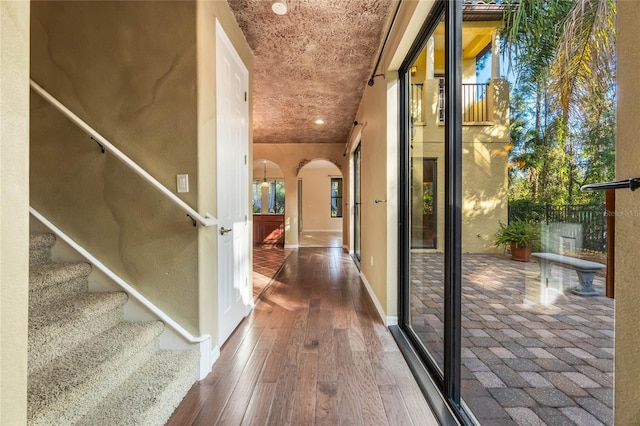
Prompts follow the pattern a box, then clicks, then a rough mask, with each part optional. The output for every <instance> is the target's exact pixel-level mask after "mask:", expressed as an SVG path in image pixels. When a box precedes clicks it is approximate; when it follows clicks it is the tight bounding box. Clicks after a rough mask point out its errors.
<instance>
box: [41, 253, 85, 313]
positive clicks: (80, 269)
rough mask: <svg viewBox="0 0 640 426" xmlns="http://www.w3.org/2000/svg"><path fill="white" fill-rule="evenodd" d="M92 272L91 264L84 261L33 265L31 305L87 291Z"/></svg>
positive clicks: (42, 303)
mask: <svg viewBox="0 0 640 426" xmlns="http://www.w3.org/2000/svg"><path fill="white" fill-rule="evenodd" d="M90 273H91V265H90V264H88V263H84V262H80V263H42V264H36V265H32V266H31V267H30V268H29V305H30V307H31V308H32V309H33V308H35V306H37V305H44V304H47V303H51V302H52V301H54V300H56V299H62V298H65V297H69V296H72V295H73V294H76V293H82V292H86V291H87V285H88V282H89V279H88V277H89V274H90Z"/></svg>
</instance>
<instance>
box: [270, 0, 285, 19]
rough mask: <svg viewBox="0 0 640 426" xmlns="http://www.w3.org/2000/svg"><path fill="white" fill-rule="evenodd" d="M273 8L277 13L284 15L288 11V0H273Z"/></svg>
mask: <svg viewBox="0 0 640 426" xmlns="http://www.w3.org/2000/svg"><path fill="white" fill-rule="evenodd" d="M271 10H273V13H275V14H276V15H284V14H285V13H287V0H273V1H272V2H271Z"/></svg>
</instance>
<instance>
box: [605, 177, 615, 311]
mask: <svg viewBox="0 0 640 426" xmlns="http://www.w3.org/2000/svg"><path fill="white" fill-rule="evenodd" d="M605 197H606V198H605V200H606V201H605V212H606V216H605V217H606V220H607V280H606V290H605V294H606V296H607V297H610V298H612V299H613V298H614V295H615V285H614V280H613V278H614V275H615V247H616V243H615V242H616V215H615V210H616V191H615V190H613V189H609V190H608V191H606V193H605Z"/></svg>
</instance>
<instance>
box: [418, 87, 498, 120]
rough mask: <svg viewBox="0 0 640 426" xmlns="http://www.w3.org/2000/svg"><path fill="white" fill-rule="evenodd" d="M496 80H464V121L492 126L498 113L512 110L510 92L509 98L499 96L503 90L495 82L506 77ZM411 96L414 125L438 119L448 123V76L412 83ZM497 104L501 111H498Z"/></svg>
mask: <svg viewBox="0 0 640 426" xmlns="http://www.w3.org/2000/svg"><path fill="white" fill-rule="evenodd" d="M492 82H493V83H494V84H492ZM492 82H488V83H463V84H462V122H463V124H464V125H480V126H482V125H484V126H491V125H493V124H494V121H495V118H496V117H503V116H504V113H508V95H507V98H506V102H505V100H504V99H502V100H500V99H496V96H497V95H499V93H498V92H497V91H495V90H494V86H496V84H495V83H497V82H500V83H503V82H504V80H501V79H498V80H497V81H496V80H493V81H492ZM500 92H502V91H500ZM503 96H504V95H503ZM410 100H411V101H410V105H411V118H412V121H413V124H414V125H425V124H427V125H428V123H432V122H434V121H435V123H437V124H443V123H444V108H445V102H446V99H445V91H444V79H433V80H428V81H427V82H426V83H412V84H411V93H410ZM496 108H498V109H499V111H496ZM496 113H497V114H496Z"/></svg>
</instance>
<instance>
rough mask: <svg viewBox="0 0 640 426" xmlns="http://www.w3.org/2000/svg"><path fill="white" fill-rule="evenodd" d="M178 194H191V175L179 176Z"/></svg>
mask: <svg viewBox="0 0 640 426" xmlns="http://www.w3.org/2000/svg"><path fill="white" fill-rule="evenodd" d="M177 181H178V192H189V175H178V176H177Z"/></svg>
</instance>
